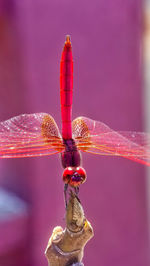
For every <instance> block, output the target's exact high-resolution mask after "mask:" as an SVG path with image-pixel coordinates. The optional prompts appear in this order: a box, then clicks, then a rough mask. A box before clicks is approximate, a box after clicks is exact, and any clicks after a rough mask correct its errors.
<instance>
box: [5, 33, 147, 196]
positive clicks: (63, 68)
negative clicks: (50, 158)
mask: <svg viewBox="0 0 150 266" xmlns="http://www.w3.org/2000/svg"><path fill="white" fill-rule="evenodd" d="M72 95H73V57H72V47H71V41H70V37H69V36H68V35H67V36H66V41H65V45H64V48H63V52H62V57H61V63H60V97H61V117H62V135H61V134H60V132H59V129H58V127H57V124H56V122H55V121H54V119H53V118H52V117H51V116H50V115H49V114H46V113H36V114H23V115H19V116H16V117H13V118H11V119H9V120H7V121H4V122H1V123H0V158H20V157H32V156H42V155H51V154H56V153H61V161H62V166H63V168H64V172H63V181H64V182H65V191H66V190H67V187H68V185H70V186H71V187H74V188H75V191H76V192H77V191H78V188H79V185H80V184H82V183H83V182H84V181H85V180H86V172H85V170H84V169H83V168H82V167H81V154H80V151H84V152H89V153H94V154H100V155H111V156H112V155H113V156H122V157H125V158H128V159H130V160H133V161H136V162H139V163H142V164H145V165H149V166H150V141H149V140H150V135H149V134H147V133H140V132H122V131H114V130H112V129H111V128H109V127H108V126H107V125H105V124H104V123H102V122H98V121H94V120H92V119H90V118H86V117H78V118H76V119H75V120H73V122H71V116H72Z"/></svg>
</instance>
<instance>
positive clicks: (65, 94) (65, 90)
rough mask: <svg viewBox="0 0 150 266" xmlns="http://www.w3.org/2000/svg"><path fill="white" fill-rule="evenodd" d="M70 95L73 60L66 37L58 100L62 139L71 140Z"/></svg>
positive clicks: (71, 92)
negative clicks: (59, 100) (59, 102)
mask: <svg viewBox="0 0 150 266" xmlns="http://www.w3.org/2000/svg"><path fill="white" fill-rule="evenodd" d="M72 95H73V58H72V47H71V42H70V37H69V36H67V37H66V42H65V45H64V49H63V52H62V57H61V62H60V99H61V117H62V137H63V139H71V138H72V127H71V120H72V119H71V116H72Z"/></svg>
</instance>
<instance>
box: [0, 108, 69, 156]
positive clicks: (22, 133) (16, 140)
mask: <svg viewBox="0 0 150 266" xmlns="http://www.w3.org/2000/svg"><path fill="white" fill-rule="evenodd" d="M63 149H64V145H63V143H62V139H61V135H60V133H59V129H58V127H57V124H56V123H55V121H54V119H53V118H52V117H51V116H50V115H48V114H46V113H37V114H23V115H19V116H16V117H13V118H11V119H9V120H6V121H4V122H1V123H0V158H13V157H14V158H16V157H18V158H20V157H31V156H42V155H50V154H55V153H58V152H61V151H63Z"/></svg>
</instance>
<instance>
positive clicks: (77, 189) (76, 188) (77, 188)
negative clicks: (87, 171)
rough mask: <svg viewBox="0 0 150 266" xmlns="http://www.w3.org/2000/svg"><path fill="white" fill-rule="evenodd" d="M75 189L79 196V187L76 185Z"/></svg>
mask: <svg viewBox="0 0 150 266" xmlns="http://www.w3.org/2000/svg"><path fill="white" fill-rule="evenodd" d="M74 191H75V193H76V195H77V196H78V194H79V187H74Z"/></svg>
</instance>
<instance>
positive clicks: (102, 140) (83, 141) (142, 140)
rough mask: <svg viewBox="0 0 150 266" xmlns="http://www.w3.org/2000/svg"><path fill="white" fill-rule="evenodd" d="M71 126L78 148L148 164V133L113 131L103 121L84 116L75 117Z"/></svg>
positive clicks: (149, 147)
mask: <svg viewBox="0 0 150 266" xmlns="http://www.w3.org/2000/svg"><path fill="white" fill-rule="evenodd" d="M72 127H73V136H74V138H75V141H76V145H77V147H78V148H79V149H80V150H82V151H86V152H89V153H95V154H100V155H114V156H122V157H125V158H128V159H131V160H134V161H137V162H139V163H143V164H146V165H149V166H150V134H147V133H142V132H130V131H129V132H122V131H114V130H112V129H111V128H109V127H108V126H107V125H105V124H104V123H102V122H98V121H94V120H92V119H89V118H86V117H78V118H76V119H75V120H74V121H73V123H72Z"/></svg>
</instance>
